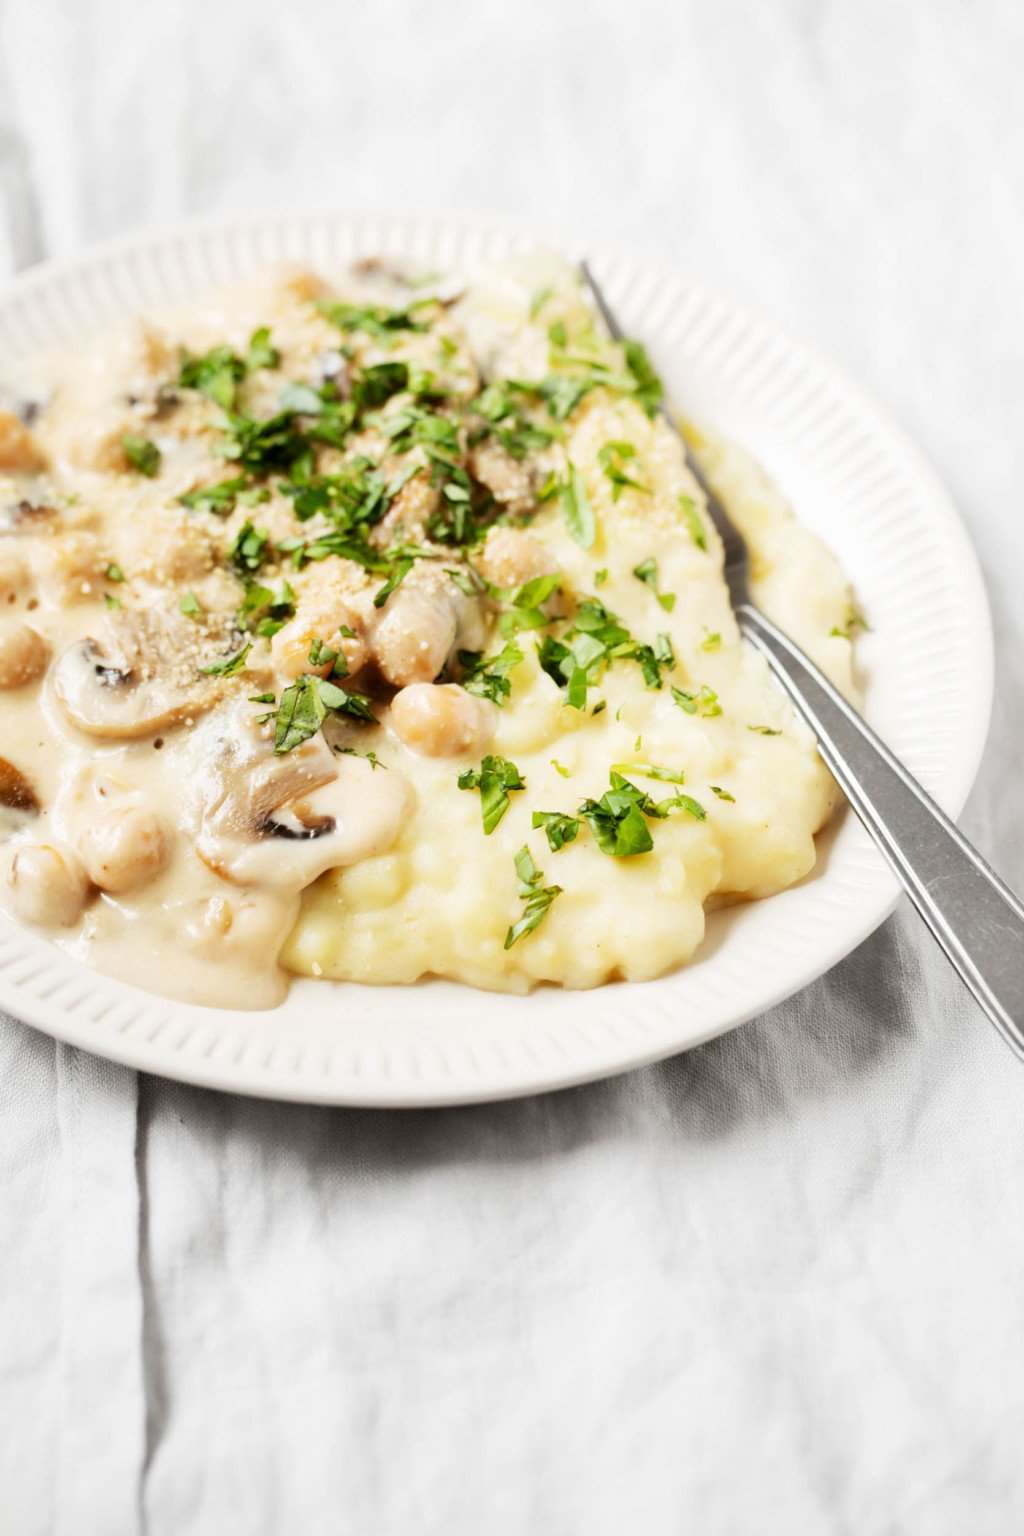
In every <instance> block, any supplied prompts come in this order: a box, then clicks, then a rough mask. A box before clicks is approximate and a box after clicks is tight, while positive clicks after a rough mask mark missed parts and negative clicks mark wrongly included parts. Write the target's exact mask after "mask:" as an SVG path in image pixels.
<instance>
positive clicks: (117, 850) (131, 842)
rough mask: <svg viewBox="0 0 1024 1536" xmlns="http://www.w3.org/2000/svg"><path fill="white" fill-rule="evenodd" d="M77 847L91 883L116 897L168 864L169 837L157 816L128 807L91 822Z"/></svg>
mask: <svg viewBox="0 0 1024 1536" xmlns="http://www.w3.org/2000/svg"><path fill="white" fill-rule="evenodd" d="M78 847H79V851H80V852H81V855H82V859H83V861H84V864H85V868H86V870H87V871H88V874H89V878H90V879H91V880H92V881H93V883H94V884H95V885H98V886H99V888H100V890H101V891H110V892H111V893H112V894H113V895H115V896H119V895H121V894H122V893H123V892H125V891H132V890H135V889H136V887H138V886H140V885H147V884H148V883H149V881H150V880H154V879H155V878H156V876H157V875H158V874H159V873H160V871H161V870H162V869H163V867H164V865H165V864H166V863H167V858H168V854H169V853H170V839H169V836H168V832H167V828H166V826H165V825H164V823H163V821H162V820H161V819H160V817H158V816H155V815H154V814H153V812H152V811H145V810H142V809H141V808H140V807H137V806H129V807H127V808H125V809H123V810H117V811H108V812H107V813H106V815H104V816H101V817H99V818H98V819H97V820H96V821H94V822H93V823H92V824H91V825H90V826H89V827H87V828H86V830H85V832H84V833H83V834H82V836H81V837H80V838H79V839H78Z"/></svg>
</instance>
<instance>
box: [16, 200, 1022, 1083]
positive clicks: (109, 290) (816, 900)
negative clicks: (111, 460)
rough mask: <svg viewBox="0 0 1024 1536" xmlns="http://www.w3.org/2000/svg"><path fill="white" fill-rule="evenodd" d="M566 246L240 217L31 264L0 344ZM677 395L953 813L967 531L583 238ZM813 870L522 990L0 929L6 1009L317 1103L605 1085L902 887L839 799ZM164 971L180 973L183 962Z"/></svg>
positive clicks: (865, 925)
mask: <svg viewBox="0 0 1024 1536" xmlns="http://www.w3.org/2000/svg"><path fill="white" fill-rule="evenodd" d="M545 244H546V245H549V246H550V245H555V246H556V247H562V248H564V249H566V250H567V252H568V254H570V255H572V256H577V255H580V254H582V252H580V251H579V250H575V249H573V248H572V246H571V245H566V243H565V242H562V241H552V240H550V239H543V238H538V237H536V236H530V235H525V234H523V233H521V232H509V231H508V230H496V229H493V228H482V227H481V226H479V225H478V224H476V223H473V222H458V221H453V220H450V219H446V220H444V221H438V222H436V223H434V222H429V221H425V220H421V219H402V218H380V217H362V216H348V215H337V216H332V215H317V216H308V217H304V216H295V215H288V216H278V217H266V218H259V219H252V220H239V219H233V220H230V221H227V222H221V223H217V224H214V225H210V224H205V225H201V226H191V227H186V228H182V229H179V230H176V231H173V232H171V233H169V234H165V235H154V236H145V237H142V238H136V239H133V240H131V241H128V242H122V243H119V244H117V245H113V246H107V247H105V248H103V249H100V250H97V251H94V252H90V253H88V254H86V255H85V256H83V257H81V258H80V259H79V260H76V261H73V262H68V263H62V264H60V265H50V266H46V267H42V268H39V269H37V270H36V271H34V272H31V273H28V274H27V275H25V276H24V277H22V278H20V279H19V280H17V281H16V282H15V283H13V284H12V285H11V286H10V288H9V289H8V290H7V291H6V293H5V294H4V295H3V296H2V297H0V356H2V357H3V358H4V359H5V361H7V360H10V359H12V358H13V357H15V356H17V355H19V354H22V353H24V352H26V351H34V350H36V349H37V348H39V347H46V346H53V345H57V344H59V345H61V346H65V347H67V346H75V345H77V344H79V343H84V342H86V341H87V340H88V338H89V336H90V334H91V333H93V332H94V331H95V330H96V329H97V328H98V327H101V326H103V325H105V324H108V323H109V322H111V321H114V320H117V319H119V318H123V316H124V314H125V312H126V311H128V312H132V311H144V310H146V309H148V308H153V307H159V306H160V305H162V304H164V303H165V302H166V301H168V300H172V299H177V298H180V297H182V296H183V295H187V294H188V293H190V292H197V291H201V290H203V289H208V288H209V287H211V286H214V285H216V284H218V283H221V282H225V281H228V280H231V279H234V278H236V277H239V276H241V275H244V274H247V273H250V272H252V271H254V270H256V269H258V268H260V267H261V266H264V265H266V264H268V263H273V262H276V261H279V260H281V259H282V258H289V259H291V258H296V259H299V260H302V261H306V262H309V263H310V264H312V265H314V266H316V267H318V268H320V269H322V270H324V271H325V272H327V273H330V272H331V271H332V270H333V271H337V270H338V269H340V268H343V267H344V266H346V265H347V264H348V263H349V262H350V261H351V260H352V259H353V258H354V257H356V256H359V255H369V254H374V253H381V254H386V255H396V256H403V257H408V258H410V259H412V260H413V261H415V262H416V263H417V264H418V265H419V266H421V267H422V268H446V267H449V266H455V267H457V266H459V265H461V264H463V263H467V262H474V261H476V260H478V259H481V258H486V257H499V256H502V255H504V254H507V253H509V252H510V251H513V250H523V249H529V248H530V247H532V246H537V245H545ZM587 254H589V255H590V257H591V259H592V260H593V262H594V266H595V270H596V272H597V274H598V277H599V279H600V281H601V282H602V284H603V285H604V286H605V288H606V290H607V293H608V297H609V299H610V300H611V303H612V304H613V306H614V307H615V309H616V311H617V312H618V314H619V315H620V316H621V318H622V320H623V322H624V324H625V326H626V328H627V330H628V331H629V332H630V333H631V334H633V335H636V336H640V337H641V338H643V339H644V340H645V341H646V342H647V343H648V345H649V347H650V350H651V353H652V355H653V357H654V360H655V362H656V364H657V365H658V367H659V368H660V369H661V371H662V373H663V375H664V377H665V380H666V384H667V387H668V390H669V393H670V395H671V397H672V399H673V401H674V402H675V403H676V404H677V405H678V406H680V407H681V408H682V409H683V410H685V411H686V412H687V414H689V415H691V416H692V417H694V418H695V419H696V420H698V421H701V420H703V421H706V422H708V423H710V424H713V425H714V426H715V427H716V428H717V429H718V430H720V431H721V432H723V433H725V434H726V435H727V436H730V437H733V438H735V439H736V440H737V441H739V442H742V443H745V444H746V445H747V446H748V447H749V448H751V449H752V450H753V452H754V453H755V454H757V456H758V457H759V458H760V459H761V460H762V462H763V463H764V464H765V466H766V467H767V469H768V471H769V472H770V474H771V475H772V476H773V477H774V478H775V479H776V481H777V482H778V483H779V485H780V486H781V487H782V488H783V490H784V491H785V492H786V493H787V494H788V496H789V497H790V498H791V500H792V501H793V503H794V504H795V507H796V511H797V514H798V516H799V517H800V518H801V519H802V520H803V521H804V522H805V523H807V524H808V525H809V526H810V527H812V528H815V529H816V530H817V531H818V532H819V533H821V534H822V536H823V537H824V538H825V539H826V540H827V541H828V543H829V544H830V545H831V546H832V547H833V549H835V551H836V553H837V554H838V555H839V558H840V559H841V561H842V563H843V567H844V569H845V570H846V572H847V573H848V575H849V576H850V577H851V578H852V580H853V582H854V585H855V588H856V591H857V595H858V600H859V603H860V606H861V607H862V608H863V609H864V611H865V612H866V613H867V615H868V617H869V619H870V621H871V624H872V632H871V633H870V634H868V635H866V636H865V637H864V638H863V639H862V640H861V641H860V642H859V643H858V660H859V663H860V667H861V672H862V677H863V681H864V683H865V686H866V700H867V706H866V708H867V715H868V718H869V719H870V720H871V722H872V723H873V724H874V725H875V726H876V728H877V729H878V730H879V731H880V733H881V734H882V736H883V737H884V738H885V739H886V740H887V741H888V742H889V744H890V745H891V746H892V747H893V749H894V750H895V751H896V752H897V753H898V754H899V756H900V757H902V758H903V760H904V762H906V763H907V765H908V767H909V768H910V769H911V770H912V772H914V773H915V774H917V775H918V777H919V778H920V779H921V780H922V782H923V783H924V784H925V786H926V787H927V788H928V789H929V790H930V791H931V792H932V793H933V794H935V795H936V796H937V798H938V800H939V801H940V803H941V804H942V805H943V806H944V807H945V808H946V810H948V811H950V812H952V813H954V814H955V813H956V812H957V811H959V810H960V808H961V806H962V805H963V802H964V800H965V799H966V796H967V792H968V790H969V789H970V786H971V783H972V781H973V779H974V774H975V771H976V768H977V765H978V760H979V758H980V755H981V750H982V747H983V745H984V741H985V734H986V730H987V726H988V718H989V710H990V705H991V692H992V638H991V622H990V617H989V612H988V606H987V602H986V598H985V592H984V588H983V586H982V583H981V577H980V573H979V571H978V566H977V562H976V560H975V557H974V553H973V551H972V549H971V546H970V544H969V542H968V539H967V536H966V534H965V532H964V529H963V526H962V524H961V523H960V520H959V518H958V516H957V514H956V512H955V511H954V509H953V507H952V505H951V504H950V501H949V499H948V497H947V496H946V494H945V492H944V491H943V490H942V488H941V486H940V485H939V484H938V482H937V481H936V479H935V477H934V475H933V473H932V472H931V470H930V469H929V468H928V466H927V465H926V464H925V463H924V462H923V461H922V459H921V457H920V455H919V454H918V453H917V451H916V450H915V449H914V448H913V447H912V446H911V445H910V444H909V443H907V442H906V441H905V440H904V439H903V438H902V437H901V436H900V434H899V433H898V432H897V431H896V430H895V429H894V428H893V427H892V426H891V425H890V424H889V423H888V422H887V421H886V420H885V419H884V417H883V416H882V415H881V414H880V413H879V412H878V411H877V410H876V409H875V408H874V407H873V406H872V405H871V404H870V403H869V402H868V401H867V400H866V399H864V398H863V397H862V396H861V395H860V394H859V393H858V391H857V390H855V389H854V388H853V387H852V386H851V385H850V384H849V383H848V382H847V381H846V380H845V379H844V378H843V377H842V375H840V374H839V373H837V372H836V370H835V369H834V368H832V367H831V366H830V365H829V364H828V363H826V362H824V361H823V360H821V359H819V358H818V357H816V356H814V355H812V354H811V353H809V352H808V351H807V350H806V349H805V348H804V347H803V346H801V345H799V344H798V343H796V342H794V341H792V340H790V338H789V337H787V336H785V335H783V334H782V333H781V332H780V331H778V330H777V329H776V328H775V327H774V326H773V325H771V324H769V323H767V322H766V321H764V320H762V319H760V318H758V317H756V316H753V315H751V314H749V313H747V312H746V311H745V310H743V309H741V308H740V307H739V306H737V305H736V304H734V303H733V302H732V301H731V300H729V299H727V298H724V297H723V296H721V295H720V294H717V293H715V292H713V291H711V290H709V289H708V288H706V287H705V286H704V285H703V284H699V283H695V282H693V281H691V280H690V279H689V278H688V277H687V276H686V275H685V274H683V273H681V272H679V271H677V270H675V269H671V270H665V269H661V268H658V267H656V266H654V265H653V264H651V263H649V262H648V261H646V260H641V259H635V260H634V259H631V258H628V257H623V256H618V255H614V254H602V253H601V252H600V251H590V252H588V253H587ZM819 850H820V858H819V863H818V867H817V869H816V870H815V872H814V873H813V874H812V875H811V876H810V877H809V878H808V879H807V880H805V881H804V882H802V883H801V884H800V885H799V886H796V887H794V888H793V889H792V890H790V891H786V892H784V893H783V894H782V895H780V896H775V897H773V898H772V899H771V900H769V901H764V902H760V903H755V904H753V905H750V906H745V907H737V908H733V909H732V910H730V911H727V912H722V913H718V914H716V915H715V916H714V917H712V918H711V919H710V921H709V927H708V938H707V940H706V942H705V944H704V946H703V947H702V948H701V949H700V951H699V952H698V956H697V958H696V959H695V961H694V962H693V964H691V965H690V966H689V967H687V968H686V969H685V970H682V971H679V972H677V973H676V974H674V975H670V976H666V977H664V978H663V979H661V980H660V981H654V982H648V983H644V984H638V983H621V984H619V985H613V986H608V987H604V988H602V989H600V990H599V991H593V992H575V993H574V992H563V991H559V990H557V989H555V988H550V987H547V988H541V989H540V990H538V991H537V992H536V993H535V994H534V995H533V996H532V997H530V998H528V999H523V998H517V997H505V996H495V995H492V994H490V993H480V992H475V991H473V990H471V989H469V988H467V987H460V986H457V985H455V984H453V983H449V982H440V981H435V982H429V983H425V984H421V985H419V986H416V987H411V988H402V987H380V988H370V987H358V986H354V985H350V984H338V983H328V982H313V981H299V982H296V983H295V984H294V985H293V987H292V991H291V994H290V996H289V998H288V1000H287V1002H286V1003H284V1004H282V1005H281V1007H279V1008H277V1009H276V1010H274V1011H273V1012H270V1013H232V1012H225V1011H221V1010H217V1009H213V1008H199V1007H192V1006H189V1005H187V1004H182V1003H176V1002H168V1001H166V1000H164V999H162V998H159V997H154V996H150V995H149V994H147V993H144V992H141V991H138V990H136V989H135V988H132V987H128V986H125V985H123V984H121V983H120V982H115V981H111V980H108V979H107V978H106V977H104V976H101V975H98V974H96V973H95V972H93V971H90V970H87V969H86V968H85V967H83V966H81V965H79V964H78V963H77V962H75V961H72V960H70V959H68V958H66V957H65V956H64V955H63V954H61V953H60V952H59V951H58V950H57V949H55V948H54V947H53V946H52V945H50V944H48V943H46V942H45V941H43V940H40V939H39V938H38V937H37V936H36V935H34V934H32V933H29V932H27V931H25V930H23V929H21V928H18V927H17V926H16V925H14V924H12V923H11V922H9V921H6V920H4V919H2V918H0V1007H2V1008H6V1009H8V1010H9V1011H10V1012H12V1013H15V1014H17V1015H18V1016H19V1017H20V1018H22V1019H25V1020H27V1021H28V1022H29V1023H31V1024H34V1025H36V1026H37V1027H38V1028H40V1029H43V1030H45V1031H47V1032H48V1033H49V1034H52V1035H55V1036H57V1037H58V1038H59V1039H62V1040H69V1041H71V1042H73V1043H74V1044H75V1045H80V1046H83V1047H84V1048H85V1049H87V1050H90V1051H94V1052H96V1053H97V1054H98V1055H101V1056H107V1057H110V1058H112V1059H113V1060H116V1061H122V1062H127V1063H129V1064H130V1065H132V1066H135V1067H140V1068H143V1069H145V1070H146V1071H148V1072H155V1073H159V1074H162V1075H163V1076H166V1077H174V1078H181V1079H185V1080H187V1081H190V1082H195V1083H203V1084H206V1085H207V1086H209V1087H213V1088H223V1089H231V1090H234V1091H236V1092H240V1093H252V1094H263V1095H266V1096H269V1097H274V1098H282V1099H306V1100H312V1101H314V1102H320V1103H338V1104H381V1105H422V1104H445V1103H459V1102H468V1101H473V1100H481V1099H494V1098H503V1097H506V1096H509V1095H513V1094H524V1093H533V1092H536V1091H539V1090H541V1089H548V1088H556V1087H561V1086H564V1085H566V1084H569V1083H579V1082H583V1081H586V1080H587V1079H591V1078H598V1077H604V1076H608V1075H610V1074H612V1073H615V1072H621V1071H624V1070H625V1069H626V1068H629V1067H635V1066H638V1065H640V1064H641V1063H643V1062H647V1061H652V1060H655V1059H656V1058H658V1057H661V1056H668V1055H670V1054H672V1053H673V1052H676V1051H681V1050H685V1049H687V1048H688V1047H690V1046H693V1045H697V1044H698V1043H699V1042H700V1041H702V1040H707V1039H708V1038H709V1037H710V1036H712V1035H717V1034H721V1033H722V1032H723V1031H724V1030H727V1029H731V1028H733V1027H734V1026H735V1025H737V1024H740V1023H742V1022H743V1021H744V1020H745V1019H749V1018H750V1017H751V1016H752V1015H754V1014H757V1013H760V1012H762V1011H763V1010H764V1009H766V1008H768V1007H770V1006H771V1005H772V1004H773V1003H777V1002H778V1001H779V1000H780V999H782V998H784V997H786V996H788V995H789V994H790V993H792V992H795V991H796V990H797V989H798V988H799V987H802V986H804V985H806V983H807V982H809V981H812V980H813V979H814V978H815V977H816V976H820V975H821V974H822V972H823V971H826V970H827V969H828V968H829V966H831V965H834V964H835V962H836V961H837V960H839V959H841V957H842V956H843V955H845V954H847V953H848V951H849V950H851V949H852V948H853V947H854V945H856V944H858V943H859V942H860V941H861V940H862V939H864V938H865V937H866V936H867V935H868V934H869V933H870V932H871V931H872V929H874V928H875V927H877V925H878V924H879V923H880V922H881V921H882V920H883V918H884V917H886V915H887V914H888V913H889V912H890V911H891V909H892V906H893V904H894V901H895V898H896V894H897V891H896V886H895V882H894V880H893V878H892V876H891V875H890V874H889V873H888V871H887V870H886V868H885V866H884V865H883V863H882V860H881V858H880V857H879V855H878V854H877V853H876V851H875V849H874V847H873V845H872V843H871V841H870V839H869V838H868V837H867V835H866V833H865V832H864V831H863V829H862V828H861V826H860V824H859V823H858V822H857V821H856V820H855V819H854V818H853V816H852V815H850V814H849V813H847V814H845V815H844V816H841V817H840V818H839V820H838V823H837V824H835V825H834V826H833V828H832V829H831V830H830V831H829V832H828V833H827V834H826V835H825V836H824V837H823V838H822V839H821V840H820V842H819ZM167 964H168V965H169V966H170V965H173V964H174V956H173V954H169V955H168V956H167Z"/></svg>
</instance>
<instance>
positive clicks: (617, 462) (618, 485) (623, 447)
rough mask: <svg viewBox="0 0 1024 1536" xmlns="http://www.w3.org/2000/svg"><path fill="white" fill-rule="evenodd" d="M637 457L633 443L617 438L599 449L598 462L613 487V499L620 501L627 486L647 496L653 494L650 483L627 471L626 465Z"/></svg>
mask: <svg viewBox="0 0 1024 1536" xmlns="http://www.w3.org/2000/svg"><path fill="white" fill-rule="evenodd" d="M635 458H636V448H635V446H634V445H633V444H632V443H627V442H623V441H621V440H619V439H615V440H613V441H611V442H608V443H605V445H604V447H603V448H600V449H599V450H598V454H597V462H598V463H599V464H600V466H601V468H602V470H603V471H604V474H605V478H606V479H607V480H608V481H609V483H610V484H611V488H612V501H618V499H619V497H620V496H621V495H622V493H623V491H624V490H626V489H627V488H629V489H631V490H634V491H642V492H643V494H644V495H645V496H649V495H650V494H651V488H650V486H649V485H644V483H643V481H642V480H636V479H634V477H633V476H632V475H630V474H628V473H627V471H626V468H625V465H626V464H627V463H628V462H630V461H631V460H632V459H635Z"/></svg>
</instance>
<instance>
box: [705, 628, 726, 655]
mask: <svg viewBox="0 0 1024 1536" xmlns="http://www.w3.org/2000/svg"><path fill="white" fill-rule="evenodd" d="M721 646H722V637H721V635H720V634H719V632H718V630H717V629H715V630H711V629H708V627H707V625H706V624H705V625H704V639H703V640H702V641H701V643H700V648H701V650H702V651H717V650H720V649H721Z"/></svg>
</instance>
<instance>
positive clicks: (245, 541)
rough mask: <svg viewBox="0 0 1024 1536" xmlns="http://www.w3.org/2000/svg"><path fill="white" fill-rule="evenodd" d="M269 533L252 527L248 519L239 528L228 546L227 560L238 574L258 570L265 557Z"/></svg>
mask: <svg viewBox="0 0 1024 1536" xmlns="http://www.w3.org/2000/svg"><path fill="white" fill-rule="evenodd" d="M269 542H270V535H269V534H268V533H267V532H266V530H265V529H263V528H254V527H253V525H252V523H250V522H249V521H248V520H246V522H244V523H243V524H242V526H241V528H239V530H238V532H237V533H236V534H235V537H234V538H233V539H232V541H231V544H230V546H229V547H228V560H229V562H230V564H231V565H232V566H234V568H235V571H236V572H237V573H238V574H239V575H240V576H245V575H247V574H249V573H251V572H253V571H258V570H259V568H260V566H261V565H262V564H263V561H264V560H265V559H266V554H267V545H268V544H269Z"/></svg>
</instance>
